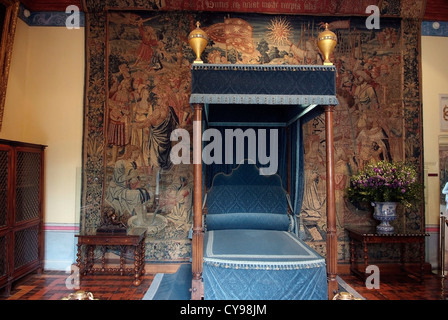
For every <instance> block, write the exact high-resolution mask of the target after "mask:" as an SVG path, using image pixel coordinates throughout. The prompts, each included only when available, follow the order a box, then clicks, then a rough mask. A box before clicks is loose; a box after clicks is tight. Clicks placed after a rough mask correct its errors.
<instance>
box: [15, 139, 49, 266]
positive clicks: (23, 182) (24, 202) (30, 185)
mask: <svg viewBox="0 0 448 320" xmlns="http://www.w3.org/2000/svg"><path fill="white" fill-rule="evenodd" d="M14 158H15V179H14V187H15V188H14V203H15V205H14V211H15V212H14V227H15V230H14V235H13V243H14V272H15V273H19V274H20V273H21V272H22V269H24V270H23V271H24V272H26V268H27V267H33V266H36V265H39V264H40V263H41V261H40V260H41V259H40V256H41V249H42V246H41V245H42V243H41V240H40V238H41V237H40V234H41V225H42V215H41V211H42V210H41V203H42V168H43V167H42V151H41V150H39V149H34V148H26V147H18V148H16V150H15V157H14Z"/></svg>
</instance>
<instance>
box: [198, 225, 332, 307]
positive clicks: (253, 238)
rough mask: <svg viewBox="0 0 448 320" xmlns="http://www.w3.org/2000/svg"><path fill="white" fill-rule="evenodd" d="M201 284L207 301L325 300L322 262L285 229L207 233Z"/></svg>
mask: <svg viewBox="0 0 448 320" xmlns="http://www.w3.org/2000/svg"><path fill="white" fill-rule="evenodd" d="M203 280H204V299H210V300H213V299H218V300H228V299H232V300H326V299H327V298H328V294H327V281H326V267H325V259H324V258H322V257H321V256H320V255H318V254H317V253H316V252H315V251H314V250H313V249H312V248H310V247H309V246H308V245H307V244H305V243H304V242H302V241H301V240H300V239H298V238H297V237H296V236H295V235H294V234H292V233H290V232H286V231H273V230H242V229H239V230H214V231H209V232H207V233H206V234H205V237H204V270H203Z"/></svg>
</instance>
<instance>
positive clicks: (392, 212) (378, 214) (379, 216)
mask: <svg viewBox="0 0 448 320" xmlns="http://www.w3.org/2000/svg"><path fill="white" fill-rule="evenodd" d="M397 204H398V203H397V202H372V206H373V208H374V211H373V218H375V219H376V220H378V221H380V222H381V223H380V224H379V225H377V226H376V231H377V232H379V233H381V232H383V233H384V232H393V231H394V227H393V226H391V225H390V224H389V222H390V221H393V220H395V219H396V218H397Z"/></svg>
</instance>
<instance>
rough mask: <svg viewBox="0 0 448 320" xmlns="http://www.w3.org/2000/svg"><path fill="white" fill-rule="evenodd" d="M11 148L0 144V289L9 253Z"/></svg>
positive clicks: (7, 270) (6, 268)
mask: <svg viewBox="0 0 448 320" xmlns="http://www.w3.org/2000/svg"><path fill="white" fill-rule="evenodd" d="M12 154H13V151H12V148H11V146H8V145H2V144H0V287H1V286H3V285H4V284H6V283H7V281H8V273H9V266H8V262H9V261H10V258H9V257H10V256H11V251H10V250H8V244H9V243H10V242H11V239H10V234H9V230H10V228H9V227H10V226H11V214H10V212H11V194H12V192H11V190H12V188H11V185H12Z"/></svg>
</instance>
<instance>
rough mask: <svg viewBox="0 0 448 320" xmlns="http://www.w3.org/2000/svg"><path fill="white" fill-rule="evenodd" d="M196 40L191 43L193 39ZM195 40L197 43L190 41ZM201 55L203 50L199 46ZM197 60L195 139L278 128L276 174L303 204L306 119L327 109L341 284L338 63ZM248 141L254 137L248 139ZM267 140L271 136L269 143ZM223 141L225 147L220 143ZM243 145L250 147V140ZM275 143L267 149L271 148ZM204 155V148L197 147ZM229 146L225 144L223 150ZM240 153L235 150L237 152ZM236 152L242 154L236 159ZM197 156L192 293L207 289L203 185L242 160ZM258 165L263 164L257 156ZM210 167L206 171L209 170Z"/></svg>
mask: <svg viewBox="0 0 448 320" xmlns="http://www.w3.org/2000/svg"><path fill="white" fill-rule="evenodd" d="M192 47H193V45H192ZM193 48H194V47H193ZM199 55H200V54H199ZM197 62H198V61H196V63H193V65H192V67H191V96H190V104H191V105H192V107H193V109H194V112H195V118H194V119H195V121H196V122H197V123H201V128H197V129H196V130H195V131H194V133H193V135H194V136H193V140H194V145H195V144H196V146H202V145H203V139H202V134H203V132H204V130H206V129H209V128H213V129H215V130H217V132H220V133H221V134H222V136H224V132H225V130H226V129H237V128H240V129H242V130H243V131H244V130H247V129H248V128H252V129H254V130H253V131H254V132H255V133H256V138H257V141H258V138H260V137H259V132H260V131H259V130H260V129H261V130H265V131H262V132H268V133H267V139H266V140H267V141H269V138H270V136H269V132H271V131H270V130H271V129H275V130H276V131H275V132H276V134H277V135H278V136H277V141H278V145H277V146H276V149H277V152H278V168H277V172H276V173H277V174H278V175H279V176H280V177H281V178H282V181H283V187H284V188H285V190H287V191H288V193H289V194H290V197H291V202H292V208H293V210H294V212H295V213H296V214H298V213H299V212H300V207H301V202H302V195H303V187H304V172H303V170H304V169H303V161H304V156H303V152H304V149H303V143H302V142H303V136H302V126H303V124H304V123H306V122H307V121H309V120H310V119H313V118H315V117H316V116H317V115H319V114H322V113H324V114H325V123H326V140H327V143H326V148H327V171H326V173H327V221H328V229H327V257H326V260H327V275H328V285H329V286H328V292H329V298H331V297H332V296H333V294H334V292H335V291H336V290H337V282H336V272H337V250H336V248H337V245H336V223H335V221H336V219H335V201H334V176H333V174H334V164H333V163H334V159H333V123H332V122H333V114H332V112H333V109H334V106H336V105H337V104H338V100H337V98H336V85H335V83H336V68H335V67H334V66H333V65H331V64H328V65H244V64H205V63H197ZM249 143H250V141H249ZM268 145H269V143H268ZM223 148H224V147H223ZM245 151H247V146H246V149H245ZM272 151H273V150H269V146H268V150H267V153H269V152H272ZM193 152H194V153H195V156H196V157H197V159H202V154H201V152H202V150H201V148H196V150H194V151H193ZM223 152H224V150H223ZM233 156H234V157H235V154H234V155H233ZM234 160H237V159H234ZM228 162H229V163H224V161H223V162H222V163H217V164H216V163H215V164H212V165H204V166H203V164H202V162H200V163H195V164H194V196H193V198H194V204H193V207H194V222H193V241H192V272H193V281H192V298H193V299H200V298H201V296H202V295H203V287H202V283H201V281H202V278H201V273H202V263H203V261H202V260H203V232H204V230H203V222H202V202H203V197H204V192H206V190H207V188H210V186H211V183H212V179H213V177H214V176H215V175H216V174H217V173H219V172H223V173H229V172H231V171H232V169H234V168H235V167H236V166H237V165H238V164H239V163H238V161H228ZM256 162H257V166H259V167H263V164H262V163H260V162H259V159H256ZM204 175H205V176H204Z"/></svg>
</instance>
